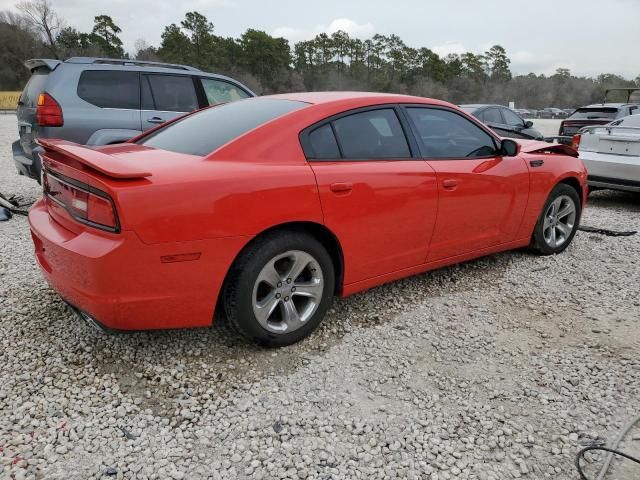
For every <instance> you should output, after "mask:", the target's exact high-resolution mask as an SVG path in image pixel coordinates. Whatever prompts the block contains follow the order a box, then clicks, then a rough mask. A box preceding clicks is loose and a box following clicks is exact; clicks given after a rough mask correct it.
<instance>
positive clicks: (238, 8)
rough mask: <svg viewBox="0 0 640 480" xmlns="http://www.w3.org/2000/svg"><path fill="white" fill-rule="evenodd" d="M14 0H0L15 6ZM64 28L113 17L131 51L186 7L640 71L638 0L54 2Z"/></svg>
mask: <svg viewBox="0 0 640 480" xmlns="http://www.w3.org/2000/svg"><path fill="white" fill-rule="evenodd" d="M15 3H16V2H15V1H14V0H0V10H7V9H8V10H12V9H14V5H15ZM52 4H53V6H54V8H55V9H56V10H57V11H58V12H59V13H60V14H61V16H62V17H63V18H64V20H65V22H66V23H67V24H68V25H71V26H74V27H76V28H78V29H79V30H81V31H90V30H91V28H92V26H93V17H94V16H96V15H102V14H106V15H110V16H111V17H112V18H113V19H114V21H115V22H116V24H117V25H118V26H120V28H122V34H121V39H122V40H123V42H124V47H125V50H127V51H129V52H134V51H135V42H136V40H137V39H140V38H142V39H144V40H145V41H146V42H147V43H148V44H151V45H155V46H158V45H159V44H160V35H161V33H162V31H163V29H164V27H165V26H166V25H168V24H170V23H179V22H180V20H182V19H183V18H184V14H185V13H186V12H188V11H192V10H196V11H198V12H200V13H202V14H204V15H205V16H206V17H207V18H208V19H209V20H210V21H211V22H212V23H213V24H214V27H215V33H216V34H217V35H221V36H234V37H237V36H239V35H241V34H242V33H243V32H244V31H245V30H246V29H247V28H255V29H259V30H264V31H266V32H268V33H270V34H272V35H275V36H282V37H285V38H287V39H288V40H289V41H290V42H291V44H293V43H294V42H296V41H300V40H304V39H309V38H312V37H313V36H315V35H316V34H318V33H320V32H328V33H332V32H334V31H336V30H344V31H346V32H348V33H349V34H350V35H352V36H355V37H359V38H368V37H370V36H371V35H373V34H374V33H382V34H392V33H395V34H397V35H398V36H400V38H402V39H403V40H404V42H405V43H406V44H407V45H409V46H411V47H429V48H431V49H432V50H434V51H435V52H436V53H438V54H440V55H446V54H448V53H462V52H466V51H471V52H474V53H482V52H484V51H485V50H487V49H488V48H490V47H491V46H492V45H495V44H499V45H502V46H503V47H504V48H505V49H506V50H507V54H508V55H509V58H511V62H512V63H511V70H512V72H514V73H515V74H527V73H529V72H534V73H537V74H541V73H543V74H551V73H553V72H555V70H556V69H557V68H559V67H563V68H569V69H570V70H571V72H572V73H573V74H575V75H581V76H595V75H598V74H600V73H604V72H606V73H615V74H618V75H622V76H623V77H626V78H629V79H631V78H635V77H636V76H638V75H640V49H639V46H640V0H604V1H603V0H535V1H534V0H510V1H509V0H368V1H367V0H321V1H304V0H298V1H296V0H264V1H259V0H52Z"/></svg>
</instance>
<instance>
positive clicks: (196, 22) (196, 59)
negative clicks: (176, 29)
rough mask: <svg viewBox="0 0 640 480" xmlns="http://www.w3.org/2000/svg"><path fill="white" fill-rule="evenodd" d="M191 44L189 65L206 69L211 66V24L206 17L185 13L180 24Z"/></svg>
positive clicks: (194, 13)
mask: <svg viewBox="0 0 640 480" xmlns="http://www.w3.org/2000/svg"><path fill="white" fill-rule="evenodd" d="M180 25H182V29H183V30H185V31H186V35H187V37H188V38H189V43H190V44H191V49H190V52H191V55H190V56H189V57H190V61H189V64H191V65H194V66H197V67H199V68H206V67H207V66H208V65H210V64H211V53H212V49H213V44H214V40H215V39H214V36H213V24H212V23H211V22H209V21H208V20H207V17H205V16H204V15H202V14H201V13H198V12H187V14H186V15H185V18H184V20H183V21H182V22H180Z"/></svg>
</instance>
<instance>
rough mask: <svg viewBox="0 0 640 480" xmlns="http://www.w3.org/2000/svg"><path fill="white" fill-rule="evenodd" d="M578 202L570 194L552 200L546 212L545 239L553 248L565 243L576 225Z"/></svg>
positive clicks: (543, 226) (543, 228)
mask: <svg viewBox="0 0 640 480" xmlns="http://www.w3.org/2000/svg"><path fill="white" fill-rule="evenodd" d="M576 216H577V209H576V204H575V202H574V201H573V199H572V198H571V197H569V196H568V195H560V196H558V197H557V198H555V199H554V200H553V202H551V204H550V205H549V207H548V208H547V211H546V212H545V214H544V223H543V225H542V232H543V236H544V241H545V242H546V244H547V245H549V246H550V247H552V248H557V247H559V246H561V245H563V244H564V243H565V242H566V241H567V240H568V239H569V237H571V233H572V232H573V229H574V227H575V223H576Z"/></svg>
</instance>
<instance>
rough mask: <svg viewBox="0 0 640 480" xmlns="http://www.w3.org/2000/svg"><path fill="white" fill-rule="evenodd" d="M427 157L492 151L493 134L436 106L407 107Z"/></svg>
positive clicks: (485, 154) (472, 155) (471, 155)
mask: <svg viewBox="0 0 640 480" xmlns="http://www.w3.org/2000/svg"><path fill="white" fill-rule="evenodd" d="M407 112H408V114H409V118H411V120H412V122H413V124H414V125H415V128H416V130H417V132H418V137H419V140H420V141H421V142H422V147H423V152H424V155H425V156H426V157H427V158H477V157H489V156H494V155H496V144H495V142H494V140H493V137H492V136H491V135H489V134H488V133H487V132H485V131H484V130H483V129H481V128H480V127H478V126H477V125H476V124H474V123H473V122H472V121H470V120H468V119H466V118H465V117H463V116H462V115H461V114H458V113H454V112H451V111H449V110H441V109H437V108H420V107H409V108H407Z"/></svg>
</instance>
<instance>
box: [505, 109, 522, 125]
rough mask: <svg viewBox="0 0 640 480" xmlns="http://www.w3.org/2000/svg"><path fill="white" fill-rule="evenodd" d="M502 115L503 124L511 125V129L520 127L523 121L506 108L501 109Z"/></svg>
mask: <svg viewBox="0 0 640 480" xmlns="http://www.w3.org/2000/svg"><path fill="white" fill-rule="evenodd" d="M502 115H503V116H504V123H506V124H507V125H511V126H512V127H522V126H523V125H524V121H523V120H522V119H521V118H520V117H519V116H518V115H516V114H515V113H514V112H512V111H511V110H509V109H508V108H503V109H502Z"/></svg>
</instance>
